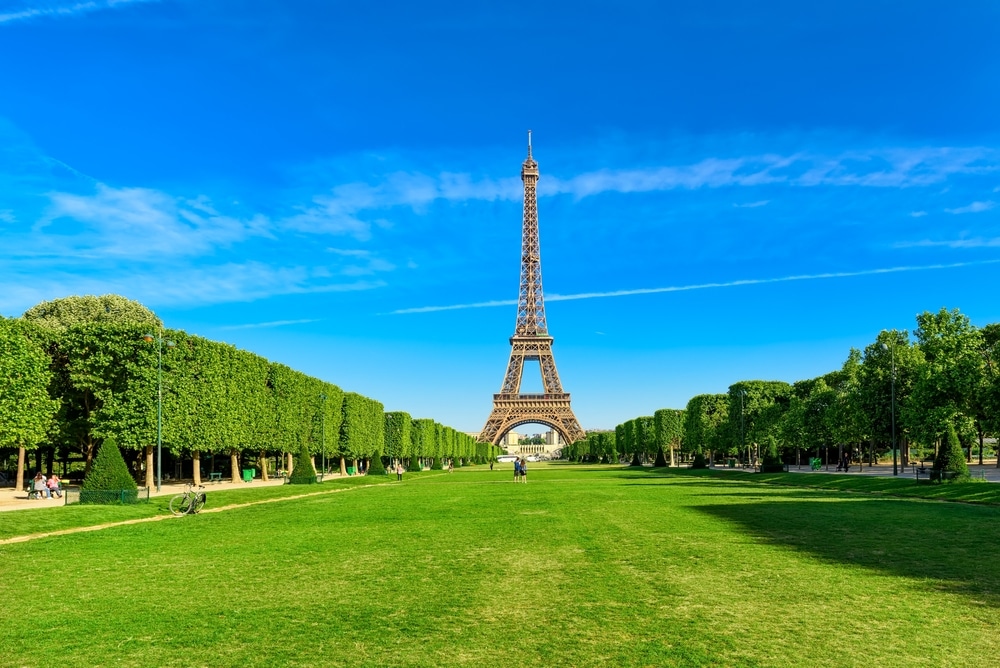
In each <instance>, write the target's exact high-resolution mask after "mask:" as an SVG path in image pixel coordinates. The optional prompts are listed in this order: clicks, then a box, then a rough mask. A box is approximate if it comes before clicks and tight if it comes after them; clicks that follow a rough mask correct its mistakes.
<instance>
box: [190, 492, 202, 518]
mask: <svg viewBox="0 0 1000 668" xmlns="http://www.w3.org/2000/svg"><path fill="white" fill-rule="evenodd" d="M204 507H205V493H204V492H202V493H201V494H199V495H198V496H196V497H195V498H194V510H193V511H192V512H196V513H199V512H201V509H202V508H204Z"/></svg>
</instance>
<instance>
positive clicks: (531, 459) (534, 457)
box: [526, 455, 542, 462]
mask: <svg viewBox="0 0 1000 668" xmlns="http://www.w3.org/2000/svg"><path fill="white" fill-rule="evenodd" d="M526 460H527V461H529V462H540V461H542V458H541V457H539V456H538V455H528V456H527V458H526Z"/></svg>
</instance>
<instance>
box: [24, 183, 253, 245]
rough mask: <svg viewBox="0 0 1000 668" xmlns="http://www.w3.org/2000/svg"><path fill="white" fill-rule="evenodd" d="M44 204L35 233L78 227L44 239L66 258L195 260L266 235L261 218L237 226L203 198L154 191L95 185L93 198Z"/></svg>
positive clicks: (54, 197)
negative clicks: (179, 257) (193, 257)
mask: <svg viewBox="0 0 1000 668" xmlns="http://www.w3.org/2000/svg"><path fill="white" fill-rule="evenodd" d="M49 198H50V200H51V205H50V206H49V207H48V209H47V211H46V212H45V215H44V217H43V218H42V219H41V220H40V221H39V222H38V223H37V224H36V225H35V232H39V231H43V230H44V229H45V228H46V227H49V226H52V225H56V224H58V223H59V222H60V221H63V220H68V221H73V222H75V223H79V224H80V225H79V226H72V229H70V230H68V231H66V232H64V233H62V234H54V235H49V238H47V239H46V242H47V243H48V244H50V245H52V244H55V245H56V246H57V247H56V248H54V249H52V250H55V251H58V252H60V253H62V254H65V255H81V256H89V257H129V258H139V257H144V256H148V255H156V256H163V255H196V254H202V253H205V252H207V251H209V250H211V249H213V248H216V247H219V246H228V245H230V244H232V243H235V242H237V241H242V240H243V239H246V238H247V237H250V236H270V234H271V233H270V227H271V225H270V222H269V221H268V220H267V219H266V218H264V217H263V216H259V215H258V216H254V217H252V218H250V219H248V220H241V219H237V218H233V217H231V216H226V215H222V214H220V213H219V212H217V211H216V210H215V209H214V208H213V207H212V206H211V202H210V201H209V200H208V199H207V198H205V197H200V198H197V199H194V200H190V199H189V200H183V201H182V200H180V199H178V198H176V197H171V196H170V195H167V194H166V193H163V192H161V191H158V190H151V189H148V188H112V187H110V186H107V185H104V184H98V185H97V188H96V192H95V193H93V194H88V195H79V194H74V193H67V192H54V193H50V194H49ZM42 250H43V251H45V250H49V249H44V248H43V249H42Z"/></svg>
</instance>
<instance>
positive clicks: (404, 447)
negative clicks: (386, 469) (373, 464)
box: [385, 411, 413, 459]
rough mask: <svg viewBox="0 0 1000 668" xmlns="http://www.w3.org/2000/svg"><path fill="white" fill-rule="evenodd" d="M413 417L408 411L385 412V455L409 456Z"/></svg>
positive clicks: (411, 444)
mask: <svg viewBox="0 0 1000 668" xmlns="http://www.w3.org/2000/svg"><path fill="white" fill-rule="evenodd" d="M412 426H413V418H411V417H410V414H409V413H404V412H403V411H394V412H389V413H386V414H385V456H386V457H389V458H391V459H402V458H403V457H409V456H410V454H411V453H412V450H413V443H412V440H411V438H410V431H411V427H412Z"/></svg>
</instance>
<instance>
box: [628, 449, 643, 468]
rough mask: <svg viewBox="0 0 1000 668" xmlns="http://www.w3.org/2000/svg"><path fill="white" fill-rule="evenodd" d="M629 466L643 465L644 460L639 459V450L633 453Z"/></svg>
mask: <svg viewBox="0 0 1000 668" xmlns="http://www.w3.org/2000/svg"><path fill="white" fill-rule="evenodd" d="M629 466H642V462H640V461H639V453H638V452H633V453H632V461H631V462H630V463H629Z"/></svg>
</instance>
